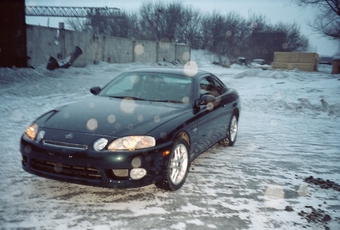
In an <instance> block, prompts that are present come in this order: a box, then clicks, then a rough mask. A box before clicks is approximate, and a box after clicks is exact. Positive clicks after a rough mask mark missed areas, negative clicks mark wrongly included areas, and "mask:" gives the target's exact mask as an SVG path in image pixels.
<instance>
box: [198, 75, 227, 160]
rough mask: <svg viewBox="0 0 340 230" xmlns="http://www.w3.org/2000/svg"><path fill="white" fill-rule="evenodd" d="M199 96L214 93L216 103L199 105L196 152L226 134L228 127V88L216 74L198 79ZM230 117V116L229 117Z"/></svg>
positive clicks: (206, 147) (203, 149)
mask: <svg viewBox="0 0 340 230" xmlns="http://www.w3.org/2000/svg"><path fill="white" fill-rule="evenodd" d="M197 88H198V92H197V94H198V98H199V97H201V96H202V95H212V96H214V97H215V98H216V101H215V103H208V105H202V106H199V108H198V111H197V113H196V118H197V145H196V148H197V149H196V151H195V152H196V154H199V153H201V152H203V151H205V150H206V149H208V148H209V147H211V146H212V145H214V144H215V143H216V142H217V141H219V140H220V139H222V138H223V137H225V136H226V130H227V127H228V124H229V122H228V116H227V111H228V109H229V108H228V106H226V102H227V100H226V98H225V96H226V95H225V93H226V92H227V88H226V87H225V86H224V85H223V84H221V82H220V81H219V80H218V79H217V78H216V77H215V76H214V75H204V76H203V77H201V78H200V79H199V80H198V87H197ZM229 119H230V118H229Z"/></svg>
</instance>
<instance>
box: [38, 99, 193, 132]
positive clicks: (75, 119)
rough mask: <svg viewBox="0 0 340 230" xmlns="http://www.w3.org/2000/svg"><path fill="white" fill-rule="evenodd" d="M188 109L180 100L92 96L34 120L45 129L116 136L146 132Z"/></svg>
mask: <svg viewBox="0 0 340 230" xmlns="http://www.w3.org/2000/svg"><path fill="white" fill-rule="evenodd" d="M188 111H189V107H188V106H185V105H182V104H169V103H160V102H150V101H140V100H132V99H117V98H108V97H100V96H96V97H92V98H90V99H85V100H82V101H79V102H77V103H74V104H71V105H68V106H65V107H63V108H61V109H59V110H53V111H51V112H49V113H47V114H45V115H44V116H42V117H41V118H40V119H38V120H37V122H38V124H39V126H41V127H44V128H49V129H58V130H65V131H72V132H80V133H89V134H98V135H108V136H115V137H120V136H126V135H141V134H147V133H149V132H150V131H152V130H153V129H155V128H156V127H158V126H159V125H161V124H163V123H166V122H168V121H169V120H172V119H174V118H175V117H177V116H180V115H182V114H184V113H186V112H188Z"/></svg>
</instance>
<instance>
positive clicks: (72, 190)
mask: <svg viewBox="0 0 340 230" xmlns="http://www.w3.org/2000/svg"><path fill="white" fill-rule="evenodd" d="M192 55H193V60H194V61H195V62H196V63H197V66H198V67H199V68H201V69H205V70H208V71H211V72H213V73H215V74H216V75H218V76H219V77H220V78H221V79H222V81H224V82H225V83H226V85H227V86H228V87H232V88H235V89H237V90H238V92H239V94H240V96H241V99H242V111H241V117H240V123H239V134H238V140H237V142H236V145H235V146H234V147H232V148H223V147H222V146H218V145H216V146H214V147H212V148H211V149H209V150H208V151H206V152H205V153H203V154H202V155H201V156H200V157H198V158H197V159H196V160H195V161H194V162H193V163H192V165H191V168H190V173H189V176H188V179H187V181H186V183H185V185H184V186H183V187H182V188H181V189H180V190H179V191H176V192H172V193H171V192H165V191H163V190H160V189H158V188H156V187H155V186H153V185H151V186H147V187H144V188H137V189H125V190H118V189H106V188H97V187H89V186H81V185H75V184H68V183H61V182H57V181H53V180H47V179H43V178H39V177H36V176H33V175H30V174H27V173H26V172H24V171H23V170H22V169H21V162H20V161H21V155H20V152H19V151H18V148H19V143H18V142H19V140H20V136H21V134H22V133H23V132H24V130H25V129H26V127H27V126H28V125H29V124H30V122H32V121H33V120H34V119H35V118H36V117H37V116H39V115H41V114H42V113H44V112H46V111H48V110H50V109H53V108H55V107H58V106H60V105H63V104H68V103H71V102H73V101H77V100H79V99H81V98H85V97H91V95H90V93H89V89H90V88H91V87H92V86H96V85H99V86H103V85H105V84H106V83H107V82H108V81H110V80H111V79H112V78H113V77H115V76H116V75H117V74H119V73H120V72H121V71H124V70H127V69H131V68H137V67H148V66H164V65H168V66H173V65H172V64H169V63H152V64H151V63H150V64H142V63H127V64H107V63H102V62H101V63H99V64H98V65H88V66H86V67H85V68H74V67H71V68H69V69H57V70H55V71H48V70H46V68H45V66H41V67H38V68H37V69H16V68H13V69H6V68H0V100H1V104H0V114H1V116H0V125H1V127H2V132H0V137H1V140H2V142H1V143H2V145H1V149H0V155H1V168H0V180H1V186H0V210H1V211H0V228H4V229H11V228H13V229H18V228H37V229H152V228H157V229H169V228H170V229H321V228H328V227H329V228H330V229H338V228H339V226H340V221H339V220H340V209H339V199H340V197H339V196H340V194H339V192H338V191H335V190H332V189H327V190H326V189H323V188H321V187H319V186H316V185H313V184H308V183H307V182H306V181H305V180H304V179H305V178H308V177H310V176H312V177H313V178H322V180H323V181H327V180H331V181H332V182H334V184H340V177H339V175H340V166H339V162H340V156H339V152H340V143H339V136H340V120H339V117H340V104H339V102H340V81H339V79H338V78H339V77H338V76H336V75H331V74H330V69H327V68H326V67H325V68H323V71H322V72H315V73H309V72H308V73H307V72H302V71H280V70H261V69H252V68H249V67H244V66H237V65H233V66H231V68H222V67H220V66H216V65H212V64H211V58H212V57H211V55H209V53H205V52H203V51H193V52H192ZM313 215H314V216H315V215H316V216H321V217H322V218H315V221H314V220H313V221H310V217H311V216H313ZM326 215H328V216H329V217H330V219H328V218H325V220H323V217H327V216H326Z"/></svg>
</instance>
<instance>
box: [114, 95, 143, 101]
mask: <svg viewBox="0 0 340 230" xmlns="http://www.w3.org/2000/svg"><path fill="white" fill-rule="evenodd" d="M109 98H118V99H127V100H131V99H132V100H139V101H147V100H146V99H144V98H140V97H131V96H109Z"/></svg>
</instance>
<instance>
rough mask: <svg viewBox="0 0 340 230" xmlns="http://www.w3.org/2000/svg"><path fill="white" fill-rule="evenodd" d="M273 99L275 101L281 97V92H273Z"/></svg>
mask: <svg viewBox="0 0 340 230" xmlns="http://www.w3.org/2000/svg"><path fill="white" fill-rule="evenodd" d="M273 99H274V100H276V101H277V100H280V99H282V95H281V93H275V94H274V95H273Z"/></svg>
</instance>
